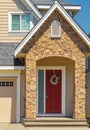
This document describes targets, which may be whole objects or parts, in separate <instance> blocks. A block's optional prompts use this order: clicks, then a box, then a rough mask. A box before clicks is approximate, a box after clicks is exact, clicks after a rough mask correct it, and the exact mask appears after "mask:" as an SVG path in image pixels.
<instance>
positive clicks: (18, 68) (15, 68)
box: [0, 66, 25, 70]
mask: <svg viewBox="0 0 90 130" xmlns="http://www.w3.org/2000/svg"><path fill="white" fill-rule="evenodd" d="M24 69H25V67H24V66H0V70H24Z"/></svg>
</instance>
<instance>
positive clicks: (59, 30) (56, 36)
mask: <svg viewBox="0 0 90 130" xmlns="http://www.w3.org/2000/svg"><path fill="white" fill-rule="evenodd" d="M55 22H56V23H58V24H59V26H58V28H59V29H58V35H55V34H54V35H53V23H55ZM60 37H61V23H60V21H58V20H54V21H53V22H52V23H51V38H60Z"/></svg>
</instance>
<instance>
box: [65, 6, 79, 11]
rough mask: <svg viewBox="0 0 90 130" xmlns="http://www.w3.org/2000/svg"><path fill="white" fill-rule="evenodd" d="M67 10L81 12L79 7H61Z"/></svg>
mask: <svg viewBox="0 0 90 130" xmlns="http://www.w3.org/2000/svg"><path fill="white" fill-rule="evenodd" d="M63 7H64V9H67V10H81V6H63Z"/></svg>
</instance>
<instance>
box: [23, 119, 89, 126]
mask: <svg viewBox="0 0 90 130" xmlns="http://www.w3.org/2000/svg"><path fill="white" fill-rule="evenodd" d="M21 123H22V124H23V125H24V126H84V127H85V126H86V127H87V126H88V123H87V120H81V119H70V118H37V119H34V120H31V119H25V118H23V119H22V120H21Z"/></svg>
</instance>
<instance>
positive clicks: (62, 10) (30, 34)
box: [14, 1, 90, 56]
mask: <svg viewBox="0 0 90 130" xmlns="http://www.w3.org/2000/svg"><path fill="white" fill-rule="evenodd" d="M55 9H58V10H59V11H60V12H61V14H62V15H63V16H64V17H65V19H66V20H67V21H68V22H69V23H70V25H71V26H72V27H73V28H74V30H75V31H76V32H77V33H78V34H79V36H80V37H81V38H82V40H83V41H84V42H85V43H86V45H88V46H90V39H89V38H88V36H87V35H86V34H85V33H84V32H83V31H82V29H81V28H80V27H79V26H78V25H77V23H76V22H75V21H74V20H73V19H72V18H71V16H70V15H69V14H68V13H67V12H66V11H65V9H64V8H63V6H62V5H61V4H60V3H59V2H57V1H55V2H54V4H53V5H52V6H51V8H50V9H49V10H48V11H47V13H46V14H45V15H44V16H43V17H42V18H41V19H40V21H39V22H38V23H37V24H36V26H35V27H34V28H33V29H32V30H31V31H30V32H29V33H28V34H27V35H26V37H25V38H24V39H23V40H22V41H21V43H20V44H19V45H18V46H17V48H16V49H15V53H14V56H16V55H17V54H18V53H19V52H20V51H21V50H22V48H23V47H24V46H25V45H26V44H27V42H28V41H29V39H30V38H31V37H32V36H33V35H34V34H35V32H36V31H37V30H38V29H39V28H40V27H41V25H42V24H43V23H44V22H45V20H47V18H48V17H49V16H50V15H51V14H52V12H53V11H54V10H55Z"/></svg>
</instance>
